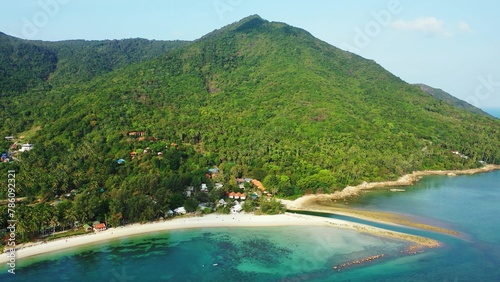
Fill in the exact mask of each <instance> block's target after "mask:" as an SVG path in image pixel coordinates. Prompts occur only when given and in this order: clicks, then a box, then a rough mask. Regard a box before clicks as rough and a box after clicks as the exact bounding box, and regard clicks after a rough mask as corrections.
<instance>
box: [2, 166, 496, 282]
mask: <svg viewBox="0 0 500 282" xmlns="http://www.w3.org/2000/svg"><path fill="white" fill-rule="evenodd" d="M405 189H406V190H407V191H406V192H404V193H394V192H389V191H387V189H380V190H377V191H373V192H371V193H369V194H367V195H366V196H364V197H361V198H359V199H358V200H357V201H356V202H354V203H351V205H350V206H354V207H356V208H362V209H369V210H380V211H389V212H395V213H400V214H404V215H411V216H413V217H415V218H416V219H418V220H420V221H424V222H428V223H433V224H438V225H440V226H443V227H446V228H451V229H454V230H457V231H459V232H461V233H462V234H463V236H462V237H463V238H456V237H453V236H447V235H442V234H433V233H432V232H425V235H428V236H430V237H433V238H436V239H439V240H440V241H442V242H443V243H444V246H443V247H441V248H438V249H433V250H427V251H425V252H424V253H421V254H418V255H412V256H408V255H405V254H404V253H402V251H403V250H404V249H405V248H406V247H407V246H408V243H406V242H401V241H396V240H389V239H385V238H379V237H376V236H371V235H367V234H360V233H357V232H354V231H350V230H343V229H337V228H331V227H267V228H239V229H228V228H219V229H214V228H212V229H198V230H178V231H172V232H160V233H151V234H147V235H141V236H136V237H129V238H123V239H119V240H115V241H111V242H107V243H102V244H95V245H89V246H85V247H82V248H78V249H72V250H66V251H61V252H57V253H53V254H48V255H43V256H39V257H36V258H29V259H23V260H20V261H19V262H18V268H17V269H16V272H17V274H16V275H15V277H13V276H12V275H10V274H4V273H6V268H5V267H3V268H0V271H1V272H0V273H2V274H0V281H115V282H122V281H226V280H227V281H500V269H499V267H498V266H499V265H500V171H497V172H492V173H486V174H480V175H473V176H459V177H446V176H437V177H426V178H424V179H422V181H421V182H419V183H418V184H417V185H415V186H412V187H406V188H405ZM409 232H414V233H417V234H418V233H420V232H421V231H412V230H409ZM381 253H384V254H386V257H384V258H383V259H380V260H377V261H375V262H371V263H367V264H363V265H359V266H356V267H351V268H347V269H343V270H342V271H340V272H339V271H335V270H333V269H332V266H334V265H339V264H342V263H345V262H349V261H354V260H358V259H362V258H365V257H368V256H373V255H377V254H381ZM214 264H217V265H216V266H214Z"/></svg>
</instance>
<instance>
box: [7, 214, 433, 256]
mask: <svg viewBox="0 0 500 282" xmlns="http://www.w3.org/2000/svg"><path fill="white" fill-rule="evenodd" d="M314 225H327V226H332V227H339V228H347V229H351V230H356V231H359V232H364V233H370V234H374V235H379V236H386V237H391V238H395V239H402V240H408V241H411V242H413V243H417V244H419V245H422V246H425V247H437V246H439V242H437V241H435V240H432V239H427V238H422V237H417V236H413V235H408V234H403V233H398V232H393V231H388V230H384V229H379V228H375V227H371V226H367V225H362V224H357V223H352V222H348V221H343V220H339V219H332V218H321V217H315V216H307V215H297V214H292V213H286V214H280V215H254V214H246V213H241V214H230V215H220V214H209V215H205V216H203V217H182V218H176V219H173V220H167V221H163V222H155V223H147V224H132V225H128V226H125V227H119V228H110V229H108V230H106V231H102V232H99V233H92V234H87V235H81V236H75V237H70V238H67V239H66V238H63V239H59V240H54V241H49V242H48V243H42V244H37V245H33V246H29V247H25V248H22V249H20V250H18V251H17V252H16V259H20V258H25V257H30V256H35V255H39V254H43V253H48V252H52V251H58V250H62V249H66V248H73V247H77V246H81V245H85V244H90V243H96V242H102V241H108V240H112V239H116V238H122V237H127V236H132V235H137V234H144V233H149V232H156V231H164V230H175V229H189V228H211V227H264V226H314ZM6 261H7V254H6V253H3V254H2V255H1V256H0V263H4V262H6Z"/></svg>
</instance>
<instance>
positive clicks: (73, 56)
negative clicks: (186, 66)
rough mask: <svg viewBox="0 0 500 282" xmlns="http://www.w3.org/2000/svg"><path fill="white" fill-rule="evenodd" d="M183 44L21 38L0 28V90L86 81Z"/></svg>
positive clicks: (10, 91) (5, 92)
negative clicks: (29, 39) (55, 40)
mask: <svg viewBox="0 0 500 282" xmlns="http://www.w3.org/2000/svg"><path fill="white" fill-rule="evenodd" d="M187 44H189V42H185V41H154V40H153V41H150V40H146V39H140V38H138V39H125V40H104V41H85V40H70V41H60V42H43V41H28V40H21V39H18V38H15V37H11V36H8V35H6V34H4V33H1V32H0V90H1V92H0V94H1V95H8V94H19V93H24V92H26V91H28V90H33V89H36V88H39V89H38V90H40V89H43V90H46V89H47V88H50V87H54V86H63V85H66V84H70V83H76V82H86V81H89V80H91V79H92V78H95V77H97V76H99V75H103V74H105V73H108V72H111V71H112V70H115V69H118V68H122V67H125V66H127V65H130V64H132V63H137V62H144V61H148V60H150V59H153V58H154V57H157V56H160V55H161V54H164V53H165V52H167V51H169V50H172V49H175V48H178V47H181V46H185V45H187Z"/></svg>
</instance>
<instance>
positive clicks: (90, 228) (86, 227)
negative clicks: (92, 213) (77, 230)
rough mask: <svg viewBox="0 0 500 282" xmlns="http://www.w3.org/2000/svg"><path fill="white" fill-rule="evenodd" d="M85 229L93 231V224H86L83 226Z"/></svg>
mask: <svg viewBox="0 0 500 282" xmlns="http://www.w3.org/2000/svg"><path fill="white" fill-rule="evenodd" d="M83 230H85V232H92V226H90V225H88V224H85V225H84V226H83Z"/></svg>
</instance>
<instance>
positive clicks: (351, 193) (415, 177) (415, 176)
mask: <svg viewBox="0 0 500 282" xmlns="http://www.w3.org/2000/svg"><path fill="white" fill-rule="evenodd" d="M495 170H500V165H485V166H483V167H481V168H473V169H464V170H422V171H414V172H413V173H409V174H405V175H403V176H401V177H400V178H399V179H398V180H393V181H381V182H363V183H361V184H359V185H357V186H347V187H345V188H344V189H342V190H341V191H335V193H332V194H310V195H304V196H302V197H300V198H297V199H295V200H293V201H292V200H283V199H281V200H280V201H281V202H282V203H283V204H284V205H285V206H286V208H287V209H290V210H308V208H310V206H314V205H316V204H317V203H318V202H327V201H332V200H344V199H346V198H350V197H356V196H359V195H360V194H361V193H363V191H364V190H370V189H373V188H385V187H397V186H411V185H414V184H415V183H417V182H418V181H419V180H420V179H421V178H422V177H424V176H431V175H448V176H457V175H473V174H478V173H484V172H491V171H495ZM311 211H312V210H311Z"/></svg>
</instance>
